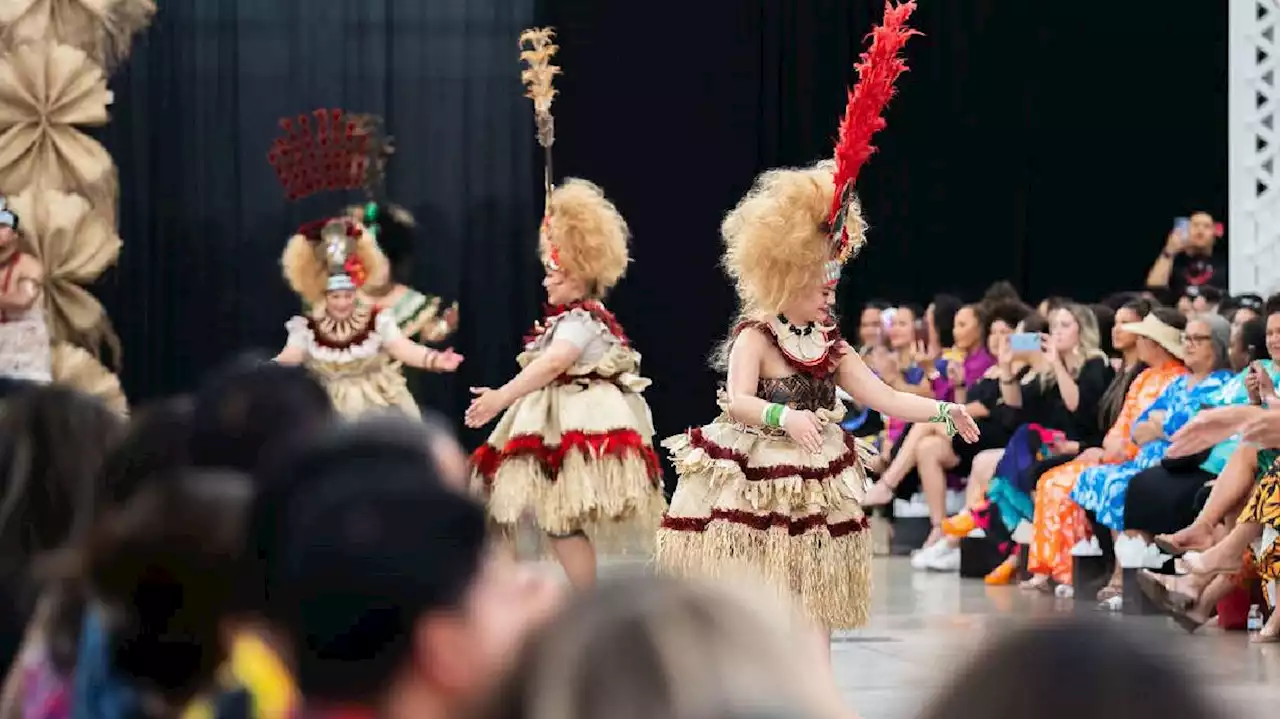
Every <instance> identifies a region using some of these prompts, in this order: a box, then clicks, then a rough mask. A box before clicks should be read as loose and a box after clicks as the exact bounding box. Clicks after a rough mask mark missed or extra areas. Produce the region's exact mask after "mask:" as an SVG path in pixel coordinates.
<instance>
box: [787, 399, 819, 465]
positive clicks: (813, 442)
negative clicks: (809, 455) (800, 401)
mask: <svg viewBox="0 0 1280 719" xmlns="http://www.w3.org/2000/svg"><path fill="white" fill-rule="evenodd" d="M782 428H783V429H785V430H786V431H787V436H788V437H790V438H791V439H792V440H793V441H795V443H796V444H798V445H800V446H801V447H803V448H805V449H806V450H808V451H810V452H813V453H814V454H817V453H818V452H821V451H822V424H821V423H820V422H818V416H817V415H815V414H814V413H813V412H810V411H809V410H807V409H799V410H797V409H792V410H788V411H787V418H786V420H785V421H784V422H783V423H782Z"/></svg>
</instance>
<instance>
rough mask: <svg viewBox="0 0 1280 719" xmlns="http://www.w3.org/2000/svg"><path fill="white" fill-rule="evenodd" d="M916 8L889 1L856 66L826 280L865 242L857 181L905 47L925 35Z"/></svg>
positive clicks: (841, 144) (830, 221) (838, 154)
mask: <svg viewBox="0 0 1280 719" xmlns="http://www.w3.org/2000/svg"><path fill="white" fill-rule="evenodd" d="M915 9H916V4H915V2H914V1H912V2H905V3H902V4H901V5H896V6H895V5H893V3H892V2H886V3H885V8H884V20H883V22H882V23H881V24H880V26H879V27H876V28H873V29H872V31H871V45H870V46H869V47H867V49H866V50H865V51H864V52H863V53H862V54H861V55H860V56H859V58H858V62H857V63H856V64H855V65H854V69H855V70H857V71H858V84H857V85H855V86H854V88H853V89H852V90H850V91H849V99H848V104H847V105H846V107H845V113H844V119H843V120H841V122H840V134H839V140H838V141H837V143H836V148H835V165H836V169H835V177H834V181H835V188H836V191H835V196H834V197H832V199H831V211H830V212H829V213H828V215H827V223H826V230H827V232H828V236H829V238H830V240H831V256H832V260H831V262H830V263H829V265H828V267H827V279H828V282H830V283H833V284H834V282H836V281H838V280H839V278H840V269H841V266H842V265H843V264H844V263H845V262H847V261H848V260H849V258H851V257H853V256H854V255H855V254H857V252H858V250H860V249H861V248H862V245H863V244H864V243H865V241H866V240H865V238H864V236H863V226H862V218H861V216H860V215H861V213H860V208H859V206H858V197H857V194H856V192H855V186H856V183H857V180H858V173H859V172H860V171H861V170H862V166H863V165H864V164H866V162H867V160H868V159H870V157H871V155H872V154H874V153H875V151H876V148H875V146H874V145H872V144H871V138H872V137H873V136H874V135H875V134H876V133H877V132H879V131H880V130H882V129H884V126H885V120H884V118H883V117H882V116H881V115H882V113H883V112H884V108H885V106H886V105H888V104H889V100H890V98H892V97H893V94H894V83H895V82H897V80H898V77H899V76H900V75H902V73H904V72H906V70H907V63H906V61H905V60H904V59H903V58H902V55H901V52H902V48H903V47H904V46H905V45H906V43H907V40H908V39H910V38H911V37H912V36H913V35H919V34H921V33H919V32H918V31H916V30H912V29H911V28H909V27H907V25H906V23H907V20H908V19H909V18H910V17H911V13H912V12H913V11H915ZM851 225H852V227H851Z"/></svg>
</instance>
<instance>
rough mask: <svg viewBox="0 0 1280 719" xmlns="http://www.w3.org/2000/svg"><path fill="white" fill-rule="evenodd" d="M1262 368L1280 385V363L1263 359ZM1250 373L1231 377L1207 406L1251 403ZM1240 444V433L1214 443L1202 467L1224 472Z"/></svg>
mask: <svg viewBox="0 0 1280 719" xmlns="http://www.w3.org/2000/svg"><path fill="white" fill-rule="evenodd" d="M1261 364H1262V369H1263V370H1265V371H1266V373H1267V374H1269V375H1271V382H1272V383H1273V384H1275V385H1276V386H1277V387H1280V365H1277V364H1276V363H1274V362H1272V361H1271V360H1262V362H1261ZM1247 374H1249V370H1247V369H1246V370H1245V371H1243V372H1241V373H1240V374H1237V375H1236V376H1235V377H1232V378H1231V381H1230V382H1227V383H1226V384H1224V385H1223V386H1222V390H1221V391H1220V392H1218V394H1217V396H1216V397H1211V398H1209V400H1208V401H1207V402H1206V403H1205V408H1206V409H1207V408H1209V407H1231V406H1234V405H1244V404H1249V391H1248V390H1246V389H1245V387H1244V378H1245V375H1247ZM1239 446H1240V435H1238V434H1237V435H1233V436H1231V437H1228V438H1227V439H1224V440H1222V441H1221V442H1219V443H1218V444H1216V445H1214V447H1213V451H1212V452H1210V453H1209V457H1208V458H1207V459H1205V461H1204V464H1202V465H1200V469H1203V470H1204V471H1206V472H1208V473H1209V474H1212V475H1219V474H1222V470H1223V468H1224V467H1226V466H1227V460H1229V459H1231V455H1233V454H1235V451H1236V448H1237V447H1239Z"/></svg>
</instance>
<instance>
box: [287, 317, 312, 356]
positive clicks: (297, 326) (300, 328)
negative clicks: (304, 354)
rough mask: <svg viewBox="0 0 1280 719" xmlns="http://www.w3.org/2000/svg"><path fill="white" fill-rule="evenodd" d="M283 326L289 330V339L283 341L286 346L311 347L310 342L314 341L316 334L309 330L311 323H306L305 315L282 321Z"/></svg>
mask: <svg viewBox="0 0 1280 719" xmlns="http://www.w3.org/2000/svg"><path fill="white" fill-rule="evenodd" d="M284 328H285V329H286V330H288V332H289V339H288V341H286V342H285V346H286V347H297V348H298V349H303V350H310V349H311V343H312V342H313V341H315V338H316V335H315V333H314V332H312V331H311V325H309V324H308V323H307V318H306V317H293V318H291V319H290V320H289V321H288V322H285V323H284Z"/></svg>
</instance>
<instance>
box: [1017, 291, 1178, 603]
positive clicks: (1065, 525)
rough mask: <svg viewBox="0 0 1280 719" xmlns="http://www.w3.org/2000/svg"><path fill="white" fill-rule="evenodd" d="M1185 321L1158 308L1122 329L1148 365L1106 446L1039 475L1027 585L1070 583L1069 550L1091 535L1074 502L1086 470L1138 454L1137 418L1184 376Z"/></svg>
mask: <svg viewBox="0 0 1280 719" xmlns="http://www.w3.org/2000/svg"><path fill="white" fill-rule="evenodd" d="M1185 327H1186V321H1185V320H1184V319H1183V317H1182V315H1180V314H1178V312H1177V311H1176V310H1172V309H1167V308H1157V309H1155V310H1153V311H1152V312H1151V314H1149V315H1147V316H1146V318H1144V319H1143V320H1142V322H1139V323H1137V324H1129V325H1122V327H1121V329H1122V330H1123V331H1125V332H1129V333H1130V334H1134V335H1137V337H1138V355H1139V357H1140V358H1141V360H1142V362H1143V363H1144V364H1146V365H1147V369H1145V370H1143V371H1142V372H1141V373H1140V374H1139V375H1138V376H1137V378H1135V379H1134V381H1133V384H1131V385H1130V386H1129V391H1128V392H1127V393H1126V394H1125V399H1124V404H1123V405H1122V407H1121V410H1120V416H1119V417H1118V418H1117V419H1116V421H1115V424H1113V425H1112V426H1111V429H1110V430H1109V431H1108V432H1107V434H1106V436H1105V437H1104V438H1103V440H1102V447H1100V448H1098V447H1095V448H1090V449H1087V450H1085V451H1084V452H1081V453H1080V455H1079V456H1077V457H1076V458H1075V459H1073V460H1071V461H1070V462H1067V463H1066V464H1064V465H1062V466H1060V467H1056V468H1054V469H1052V470H1050V471H1049V472H1046V473H1045V474H1043V475H1041V477H1040V480H1039V482H1038V483H1037V484H1036V494H1035V510H1034V520H1033V536H1032V539H1031V545H1030V555H1029V563H1028V569H1029V570H1030V571H1031V574H1032V575H1033V576H1032V579H1031V580H1030V581H1029V582H1028V586H1029V587H1031V588H1036V589H1047V588H1049V587H1050V586H1051V584H1050V583H1051V581H1053V582H1058V583H1060V584H1070V583H1071V561H1072V560H1071V548H1072V547H1074V546H1075V545H1076V544H1077V543H1078V542H1080V540H1082V539H1088V538H1089V536H1090V535H1091V530H1090V529H1089V520H1088V517H1086V516H1085V514H1084V511H1083V510H1081V509H1080V507H1079V506H1077V505H1076V504H1074V503H1072V502H1071V500H1070V494H1071V490H1072V489H1074V488H1075V486H1076V481H1077V480H1078V479H1079V477H1080V474H1081V473H1082V472H1084V470H1086V469H1088V468H1090V467H1095V466H1099V465H1119V464H1123V463H1125V462H1128V461H1129V460H1131V459H1133V458H1134V457H1137V456H1138V450H1139V446H1138V443H1137V442H1135V440H1134V437H1133V436H1132V431H1133V429H1134V427H1135V424H1136V421H1137V419H1138V417H1139V416H1140V415H1141V414H1142V413H1143V412H1145V411H1146V409H1147V408H1148V407H1149V406H1151V404H1152V403H1153V402H1155V401H1156V398H1157V397H1159V396H1160V394H1161V393H1163V392H1164V390H1165V388H1166V387H1168V386H1169V384H1170V383H1172V382H1173V381H1174V380H1175V379H1177V378H1178V377H1180V376H1182V375H1184V374H1186V372H1187V368H1186V365H1185V364H1183V362H1182V359H1181V357H1182V356H1183V354H1184V352H1183V347H1182V330H1183V329H1184V328H1185Z"/></svg>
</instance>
